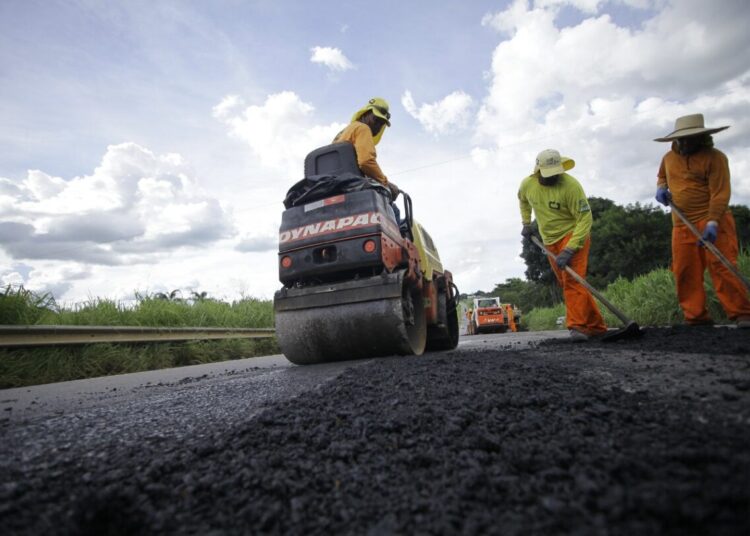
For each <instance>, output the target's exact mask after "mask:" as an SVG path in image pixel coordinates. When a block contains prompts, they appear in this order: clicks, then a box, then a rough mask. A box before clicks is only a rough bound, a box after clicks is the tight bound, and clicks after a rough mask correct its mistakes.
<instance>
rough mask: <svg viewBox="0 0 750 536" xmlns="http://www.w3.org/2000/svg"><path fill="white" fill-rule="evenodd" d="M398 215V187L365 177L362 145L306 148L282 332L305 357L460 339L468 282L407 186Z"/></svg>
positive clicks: (286, 262)
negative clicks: (444, 258)
mask: <svg viewBox="0 0 750 536" xmlns="http://www.w3.org/2000/svg"><path fill="white" fill-rule="evenodd" d="M402 194H403V204H404V209H405V218H404V220H403V222H398V221H397V219H396V216H395V215H394V212H393V209H392V207H391V206H390V203H389V202H390V201H391V197H390V195H391V194H390V191H389V190H388V189H387V188H385V187H384V186H383V185H381V184H380V183H378V182H377V181H373V180H371V179H368V178H367V177H364V176H363V174H362V172H361V171H360V169H359V167H358V165H357V156H356V153H355V151H354V146H353V145H352V144H350V143H347V142H344V143H334V144H332V145H327V146H325V147H321V148H319V149H316V150H314V151H312V152H311V153H310V154H309V155H308V156H307V158H305V178H304V179H303V180H301V181H300V182H298V183H297V184H295V185H294V186H293V187H292V188H291V189H290V190H289V193H288V194H287V198H286V199H285V201H284V205H285V207H286V210H285V211H284V213H283V214H282V219H281V227H280V230H279V257H278V262H279V280H280V281H281V283H282V285H283V287H282V288H281V289H280V290H278V291H277V292H276V294H275V296H274V312H275V320H276V337H277V339H278V342H279V346H280V347H281V351H282V352H283V354H284V355H285V356H286V357H287V359H289V361H291V362H292V363H296V364H313V363H323V362H327V361H341V360H348V359H358V358H366V357H376V356H386V355H393V354H401V355H410V354H414V355H420V354H422V353H423V352H424V351H425V350H426V349H427V350H449V349H453V348H455V347H456V346H457V345H458V335H459V333H458V329H459V328H458V314H457V311H456V306H457V301H458V291H457V288H456V286H455V284H454V283H453V276H452V275H451V273H450V272H449V271H448V270H445V269H444V268H443V265H442V263H441V262H440V257H439V255H438V252H437V250H436V248H435V245H434V243H433V241H432V238H431V237H430V235H429V234H427V231H426V230H425V229H424V228H422V226H421V225H419V224H418V223H417V222H416V221H414V219H413V213H412V203H411V198H410V197H409V196H408V195H407V194H405V193H403V192H402Z"/></svg>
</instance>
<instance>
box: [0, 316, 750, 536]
mask: <svg viewBox="0 0 750 536" xmlns="http://www.w3.org/2000/svg"><path fill="white" fill-rule="evenodd" d="M564 335H565V333H564V332H547V333H541V334H540V333H534V334H528V333H527V334H504V335H478V336H473V337H463V338H462V340H461V342H460V344H459V347H458V348H457V349H456V350H454V351H451V352H445V353H440V354H437V353H436V354H429V355H425V356H421V357H392V358H382V359H373V360H362V361H357V362H342V363H335V364H328V365H317V366H309V367H297V366H290V365H289V363H288V362H286V360H285V359H284V358H283V357H282V356H270V357H267V358H255V359H250V360H241V361H233V362H228V363H218V364H213V365H204V366H198V367H186V368H183V369H173V370H169V371H157V372H151V373H138V374H129V375H123V376H119V377H112V378H106V379H96V380H85V381H76V382H66V383H62V384H53V385H48V386H39V387H32V388H22V389H12V390H4V391H0V410H1V411H2V414H3V415H2V416H1V417H0V419H1V420H0V526H1V527H4V529H3V532H4V533H9V534H40V533H46V534H142V533H170V534H183V533H196V534H206V533H215V534H246V533H291V534H311V533H313V534H315V533H318V534H323V533H325V534H329V533H351V534H406V533H408V534H412V533H426V534H478V533H494V534H550V533H564V534H568V533H569V534H573V533H575V534H634V533H638V534H689V533H695V534H698V533H702V534H705V533H716V534H748V532H749V531H750V518H749V517H748V504H749V502H750V489H749V486H748V482H750V478H749V477H750V450H749V448H748V445H750V333H748V332H740V331H739V330H730V329H713V328H712V329H697V330H696V329H693V330H680V329H667V330H650V331H649V332H648V334H647V336H646V337H644V338H643V339H641V340H638V341H627V342H621V343H614V344H611V345H605V344H602V343H582V344H572V343H570V342H569V341H568V340H566V339H565V338H564Z"/></svg>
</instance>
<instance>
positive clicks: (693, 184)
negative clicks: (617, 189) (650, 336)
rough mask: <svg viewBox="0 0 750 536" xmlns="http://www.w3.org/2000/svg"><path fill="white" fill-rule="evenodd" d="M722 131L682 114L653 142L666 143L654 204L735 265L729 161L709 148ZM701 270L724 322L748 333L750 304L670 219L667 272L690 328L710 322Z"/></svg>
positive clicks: (720, 268) (734, 279)
mask: <svg viewBox="0 0 750 536" xmlns="http://www.w3.org/2000/svg"><path fill="white" fill-rule="evenodd" d="M727 128H729V127H728V126H721V127H711V128H709V127H706V126H705V123H704V119H703V115H702V114H692V115H685V116H683V117H679V118H677V121H675V126H674V130H673V131H672V132H670V133H669V134H667V135H666V136H663V137H661V138H656V139H655V140H654V141H661V142H672V148H671V150H670V151H669V152H668V153H667V154H665V155H664V157H663V158H662V160H661V165H660V166H659V172H658V174H657V181H656V200H657V201H658V202H659V203H662V204H663V205H669V204H670V202H672V203H673V204H674V205H675V206H676V207H677V208H678V209H680V211H681V212H683V213H684V215H685V216H686V218H687V219H688V220H689V221H690V222H691V223H692V224H694V225H695V227H697V228H698V230H699V231H700V232H701V233H703V240H705V241H709V242H712V243H713V244H714V245H715V246H716V248H717V249H718V250H719V251H720V252H721V253H722V254H723V255H724V256H725V257H727V259H729V261H730V262H731V263H732V264H734V265H735V266H736V264H737V255H738V251H739V248H738V246H737V230H736V227H735V222H734V217H733V216H732V212H731V211H730V210H729V199H730V196H731V186H730V178H729V161H728V159H727V157H726V155H725V154H724V153H722V152H721V151H719V150H718V149H715V148H714V144H713V138H712V136H711V134H715V133H717V132H721V131H722V130H725V129H727ZM706 269H708V271H709V274H710V275H711V279H712V280H713V283H714V289H715V290H716V295H717V297H718V298H719V302H720V303H721V306H722V307H723V308H724V311H725V312H726V314H727V316H728V317H729V319H730V320H734V321H735V322H736V323H737V325H738V327H743V328H750V299H748V296H747V291H746V290H745V288H744V286H743V284H742V282H741V281H740V280H739V279H738V278H737V277H736V276H735V275H734V274H732V272H731V271H730V270H729V269H728V268H727V267H726V266H724V265H723V264H722V263H721V261H720V260H719V259H718V258H716V257H715V256H714V255H713V254H711V253H709V252H707V251H706V249H705V248H704V247H702V246H701V245H700V244H699V242H698V241H697V240H696V237H695V235H693V233H692V231H690V229H689V228H688V227H687V226H686V225H685V224H684V223H683V222H682V221H681V220H679V218H677V216H676V215H675V214H673V215H672V272H673V273H674V278H675V285H676V287H677V298H678V300H679V302H680V308H681V309H682V312H683V315H684V317H685V322H686V323H687V324H690V325H702V324H711V323H712V320H711V317H710V316H709V314H708V309H707V308H706V292H705V290H704V287H703V274H704V272H705V270H706Z"/></svg>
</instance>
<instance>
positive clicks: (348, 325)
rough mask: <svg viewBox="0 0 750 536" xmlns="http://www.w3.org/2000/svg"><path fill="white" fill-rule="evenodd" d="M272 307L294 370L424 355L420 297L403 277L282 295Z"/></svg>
mask: <svg viewBox="0 0 750 536" xmlns="http://www.w3.org/2000/svg"><path fill="white" fill-rule="evenodd" d="M274 307H275V310H276V337H277V339H278V341H279V345H280V346H281V350H282V352H283V354H284V355H285V356H286V357H287V359H289V361H291V362H292V363H296V364H298V365H307V364H314V363H324V362H329V361H344V360H349V359H361V358H367V357H378V356H386V355H394V354H400V355H409V354H416V355H419V354H421V353H422V352H424V347H425V341H426V333H427V328H426V324H425V315H424V305H423V301H422V295H421V292H420V291H419V290H418V289H417V288H416V287H412V286H410V285H409V284H408V283H407V282H406V281H405V280H404V277H403V272H399V273H396V274H385V275H382V276H376V277H372V278H366V279H360V280H355V281H346V282H343V283H338V284H329V285H321V286H317V287H312V288H303V289H294V288H292V289H284V290H282V291H279V292H278V293H277V295H276V297H275V300H274Z"/></svg>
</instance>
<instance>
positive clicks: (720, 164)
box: [656, 148, 732, 225]
mask: <svg viewBox="0 0 750 536" xmlns="http://www.w3.org/2000/svg"><path fill="white" fill-rule="evenodd" d="M656 185H657V187H660V188H661V187H664V186H667V187H668V188H669V191H670V192H672V202H673V203H674V204H675V205H676V206H677V208H679V209H680V210H681V211H682V212H683V213H684V214H685V216H686V217H687V219H688V220H690V221H691V222H692V223H698V222H699V221H701V220H714V221H719V219H721V216H722V215H723V214H724V213H725V212H726V211H727V210H729V209H728V206H729V198H730V197H731V193H732V192H731V187H730V183H729V161H728V160H727V157H726V155H725V154H724V153H722V152H721V151H719V150H718V149H713V148H704V149H701V150H700V151H698V152H697V153H694V154H691V155H689V156H683V155H681V154H680V153H679V152H677V150H676V149H675V148H673V149H672V150H671V151H669V152H668V153H667V154H665V155H664V157H663V158H662V159H661V165H660V166H659V173H658V175H657V181H656ZM672 223H673V225H683V223H682V221H680V220H679V218H677V217H676V215H675V214H672Z"/></svg>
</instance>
